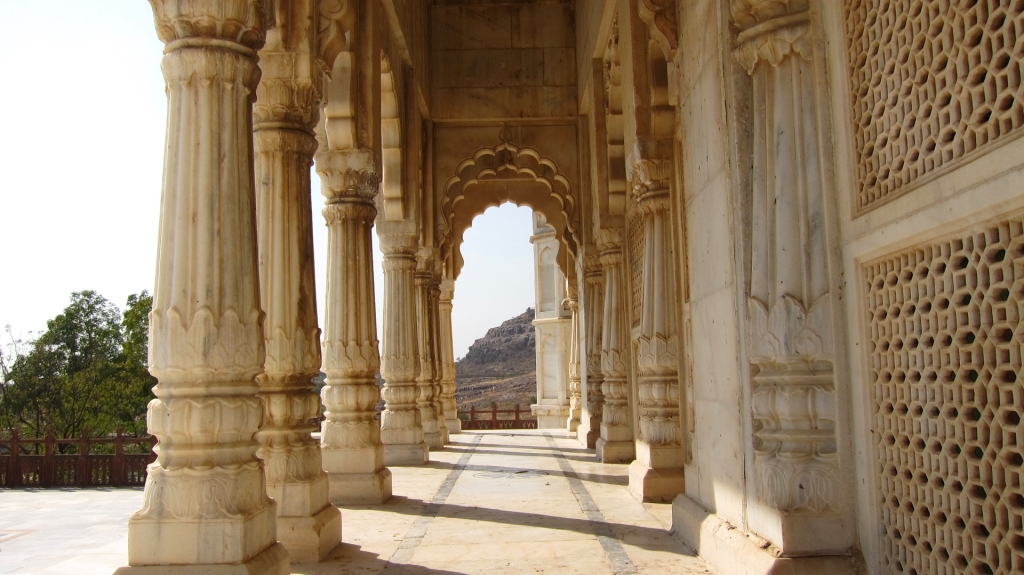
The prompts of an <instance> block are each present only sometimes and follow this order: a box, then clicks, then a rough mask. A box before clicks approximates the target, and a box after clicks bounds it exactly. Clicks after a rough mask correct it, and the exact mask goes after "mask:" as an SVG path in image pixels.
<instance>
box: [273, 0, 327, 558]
mask: <svg viewBox="0 0 1024 575" xmlns="http://www.w3.org/2000/svg"><path fill="white" fill-rule="evenodd" d="M286 6H287V8H286ZM314 6H315V3H314V2H311V1H310V0H304V1H297V2H292V3H291V4H288V5H283V4H282V5H279V7H278V8H279V9H282V10H286V9H287V10H288V12H287V16H289V17H292V18H294V19H295V20H297V23H298V22H304V24H305V26H304V27H301V28H300V30H301V31H304V32H305V34H295V35H293V36H292V37H291V38H287V39H286V38H285V37H284V36H285V35H284V34H282V32H281V29H280V28H274V29H271V30H269V31H268V32H267V45H266V47H265V48H264V49H263V50H261V51H260V67H261V68H262V69H263V70H264V73H263V78H262V79H261V81H260V84H259V87H258V88H257V91H256V94H257V105H256V106H255V108H254V117H253V127H254V130H255V132H254V140H255V149H256V157H255V166H256V182H257V183H258V185H257V189H256V198H257V207H256V212H257V214H258V216H259V218H258V221H257V238H258V243H259V262H260V296H261V299H262V304H263V310H264V312H265V313H266V317H265V318H264V320H263V329H264V337H265V340H266V348H267V355H266V360H265V363H264V372H263V373H262V374H260V375H259V376H257V378H256V381H257V382H258V383H259V385H260V393H259V396H260V397H261V398H262V399H263V403H264V420H263V426H262V427H261V428H260V431H259V432H258V433H257V434H256V438H257V439H258V440H259V442H260V449H259V452H258V455H259V457H260V459H262V460H263V463H264V465H265V467H266V477H267V492H268V494H269V495H270V496H271V497H272V498H273V499H274V500H275V501H276V502H277V515H278V519H277V535H278V540H279V541H281V543H283V544H284V545H285V547H287V548H288V553H289V555H290V556H291V560H292V561H294V562H297V563H305V562H311V561H320V560H323V559H324V558H325V557H327V555H328V554H329V553H330V552H331V550H332V549H334V547H336V546H337V545H340V544H341V514H340V513H339V512H338V509H337V508H336V507H334V506H333V505H331V503H330V501H328V480H327V474H325V473H324V471H323V466H322V463H321V457H320V444H319V442H317V441H314V440H313V438H312V436H311V433H312V432H314V431H319V429H320V425H319V420H320V397H319V395H317V393H316V389H315V387H314V386H313V382H312V379H313V377H315V376H316V375H317V374H318V373H319V372H320V328H319V326H318V325H317V313H316V281H315V278H314V273H313V219H312V211H311V206H310V203H311V202H310V197H309V192H310V179H309V169H310V167H311V166H312V165H313V152H315V151H316V148H317V142H316V136H315V135H314V132H313V128H314V126H315V125H316V120H317V114H318V108H319V99H320V86H319V82H318V78H319V77H320V74H319V71H318V70H317V69H316V68H315V61H314V58H313V55H312V51H313V42H312V38H313V34H312V32H314V31H315V28H314V27H313V26H314V23H313V20H314V19H313V16H314V15H315V14H316V12H315V11H313V10H312V8H313V7H314ZM289 40H291V42H289ZM303 48H305V50H303ZM303 61H305V63H306V66H305V67H303V66H301V65H299V64H298V63H299V62H303Z"/></svg>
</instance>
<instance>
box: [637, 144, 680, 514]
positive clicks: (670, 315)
mask: <svg viewBox="0 0 1024 575" xmlns="http://www.w3.org/2000/svg"><path fill="white" fill-rule="evenodd" d="M655 164H656V167H655ZM670 166H671V163H670V162H669V161H668V160H643V161H641V162H640V163H639V164H638V165H637V167H636V169H635V170H634V175H633V178H632V179H633V182H634V191H635V193H636V200H635V201H636V202H637V212H638V217H640V218H642V219H643V229H644V254H643V300H642V302H641V315H640V334H639V336H638V338H637V364H638V370H637V371H638V373H637V407H638V410H637V411H638V412H639V419H640V422H639V427H640V429H639V433H638V434H637V453H636V458H637V459H636V461H634V462H633V463H632V464H631V465H630V473H629V489H630V492H631V493H632V494H633V495H634V496H635V497H636V498H637V499H640V500H642V501H671V500H672V499H673V498H674V497H675V496H676V495H679V494H680V493H682V492H683V490H684V487H685V485H684V481H683V480H684V474H683V465H684V464H685V457H684V452H683V447H682V427H681V421H680V417H679V363H678V362H679V359H678V358H679V353H678V348H679V330H678V323H679V322H678V316H677V313H678V307H677V298H678V295H677V290H676V279H675V258H674V257H673V255H672V228H671V225H672V224H671V220H670V217H671V214H670V202H669V186H670V185H671V184H670V182H671V179H670V174H671V170H670ZM662 177H664V178H665V179H660V178H662ZM654 178H658V179H654Z"/></svg>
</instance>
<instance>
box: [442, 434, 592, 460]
mask: <svg viewBox="0 0 1024 575" xmlns="http://www.w3.org/2000/svg"><path fill="white" fill-rule="evenodd" d="M520 437H525V436H520ZM530 437H541V438H543V437H544V436H543V435H532V436H530ZM455 445H468V444H466V443H458V444H456V443H451V444H448V445H446V446H444V448H445V449H448V448H450V447H453V446H455ZM487 447H507V448H509V449H536V450H539V451H551V448H550V447H546V446H540V445H508V444H504V443H487ZM558 450H559V451H564V452H568V453H584V454H590V455H596V454H597V451H596V450H594V449H584V448H582V447H578V448H577V447H559V448H558Z"/></svg>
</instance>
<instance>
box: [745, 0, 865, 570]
mask: <svg viewBox="0 0 1024 575" xmlns="http://www.w3.org/2000/svg"><path fill="white" fill-rule="evenodd" d="M732 8H733V9H732V13H733V19H734V21H735V22H736V24H737V27H738V28H739V29H740V30H741V32H740V34H739V37H738V46H737V48H736V50H735V51H734V52H733V55H734V57H735V58H736V59H737V61H738V62H739V63H740V65H742V66H743V67H744V68H745V69H746V70H747V72H748V73H749V74H750V76H751V80H752V84H753V102H752V104H753V105H752V107H751V110H752V115H753V118H752V120H753V121H752V124H753V130H752V132H753V134H752V135H753V140H754V142H753V173H752V176H753V177H752V180H753V182H752V183H753V186H752V198H751V203H752V210H751V213H752V218H751V225H750V234H751V240H750V242H751V246H752V256H751V260H750V261H751V269H750V297H749V298H748V300H747V335H748V338H749V341H748V354H747V357H748V358H749V360H750V375H751V377H750V386H751V389H750V397H751V407H750V409H751V413H750V417H751V418H752V421H753V425H752V430H753V434H752V437H751V438H750V440H749V444H748V449H751V450H752V451H753V461H754V473H753V474H752V476H751V483H752V489H751V491H752V492H753V496H752V497H751V501H750V503H749V504H748V517H749V519H748V522H749V526H750V528H751V529H752V530H754V531H756V532H757V533H758V534H760V535H761V536H763V537H765V538H766V539H768V540H769V541H771V542H772V543H773V544H775V545H776V546H777V547H778V549H779V551H780V553H781V554H782V556H784V557H796V556H808V557H810V556H815V555H831V554H837V553H842V552H843V550H845V549H847V548H849V547H850V546H851V545H853V542H854V535H853V534H854V529H852V528H851V527H850V525H851V521H850V513H849V510H848V509H847V508H846V505H845V501H846V499H845V497H844V495H843V484H844V481H843V479H842V478H841V474H840V470H839V457H838V438H837V436H836V429H835V428H836V418H837V415H838V414H837V408H836V401H837V397H836V381H835V372H834V363H835V350H834V347H833V345H834V344H833V339H834V338H833V331H834V327H833V311H832V308H833V302H832V295H831V280H830V277H829V269H830V262H829V250H828V241H827V238H826V232H827V222H828V218H827V217H826V214H825V198H826V196H827V194H828V192H827V189H826V178H825V177H824V175H823V174H824V172H825V168H824V166H823V165H822V163H823V162H822V152H821V149H820V147H819V141H820V140H822V139H823V138H827V136H823V135H822V134H821V131H822V130H821V128H820V127H819V118H822V117H824V116H825V114H823V113H821V112H819V110H817V108H816V106H815V102H816V89H817V86H816V81H815V72H814V65H813V63H812V51H813V42H812V40H811V34H812V32H811V21H810V12H809V11H808V3H807V1H806V0H786V1H782V2H772V3H769V2H767V1H765V0H735V1H734V2H733V7H732ZM808 560H809V559H808Z"/></svg>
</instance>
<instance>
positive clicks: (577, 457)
mask: <svg viewBox="0 0 1024 575" xmlns="http://www.w3.org/2000/svg"><path fill="white" fill-rule="evenodd" d="M487 447H492V446H491V445H488V446H487ZM444 450H445V451H458V452H463V453H464V452H466V451H472V452H473V454H474V455H475V454H477V453H486V454H489V455H514V456H517V457H548V456H552V457H553V456H554V454H553V453H552V452H551V449H550V448H549V449H548V453H547V454H543V453H523V452H521V451H518V452H517V451H494V450H491V449H463V448H461V447H455V448H452V447H449V446H445V448H444ZM559 451H562V450H561V449H560V450H559ZM561 455H562V457H564V458H566V459H571V460H573V461H583V462H585V463H601V460H600V459H598V458H597V454H596V453H591V454H590V455H583V456H581V455H565V454H564V453H563V454H561Z"/></svg>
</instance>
